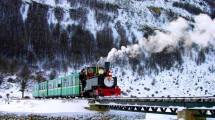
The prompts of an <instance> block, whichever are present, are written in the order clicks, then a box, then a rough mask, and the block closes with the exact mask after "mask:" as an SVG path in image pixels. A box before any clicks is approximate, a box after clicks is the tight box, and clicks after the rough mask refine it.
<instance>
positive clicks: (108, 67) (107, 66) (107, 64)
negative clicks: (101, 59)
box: [105, 62, 110, 70]
mask: <svg viewBox="0 0 215 120" xmlns="http://www.w3.org/2000/svg"><path fill="white" fill-rule="evenodd" d="M105 69H106V70H109V69H110V62H105Z"/></svg>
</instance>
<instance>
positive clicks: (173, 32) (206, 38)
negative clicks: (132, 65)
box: [106, 14, 215, 61]
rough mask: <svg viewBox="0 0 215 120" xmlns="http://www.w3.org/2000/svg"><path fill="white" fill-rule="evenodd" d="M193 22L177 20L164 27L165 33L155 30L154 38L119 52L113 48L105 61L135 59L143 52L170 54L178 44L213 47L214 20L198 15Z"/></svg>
mask: <svg viewBox="0 0 215 120" xmlns="http://www.w3.org/2000/svg"><path fill="white" fill-rule="evenodd" d="M194 21H195V22H194V23H191V22H189V21H187V20H185V19H184V18H178V19H177V20H175V21H172V22H171V23H170V24H169V25H167V26H166V28H165V29H166V30H167V31H166V32H162V31H158V30H156V31H155V35H154V36H150V37H149V38H148V39H146V38H141V39H139V42H138V43H137V44H134V45H130V46H127V47H124V46H123V47H121V49H120V50H117V49H116V48H113V49H112V50H111V51H110V52H109V53H108V56H107V58H106V61H114V60H115V59H116V58H117V59H126V58H128V57H136V56H138V55H139V54H141V53H143V52H144V53H159V52H162V51H163V50H164V49H165V50H167V51H169V52H171V51H172V50H174V49H175V48H176V47H177V46H178V45H179V43H180V42H183V43H184V47H191V45H192V44H197V45H198V46H200V47H201V48H205V47H207V46H208V45H213V46H215V19H214V20H212V19H211V18H210V17H209V16H208V15H205V14H200V15H198V16H195V17H194ZM191 25H193V28H192V27H191Z"/></svg>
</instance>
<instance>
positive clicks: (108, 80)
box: [104, 77, 114, 87]
mask: <svg viewBox="0 0 215 120" xmlns="http://www.w3.org/2000/svg"><path fill="white" fill-rule="evenodd" d="M104 84H105V86H106V87H113V85H114V79H113V78H112V77H105V79H104Z"/></svg>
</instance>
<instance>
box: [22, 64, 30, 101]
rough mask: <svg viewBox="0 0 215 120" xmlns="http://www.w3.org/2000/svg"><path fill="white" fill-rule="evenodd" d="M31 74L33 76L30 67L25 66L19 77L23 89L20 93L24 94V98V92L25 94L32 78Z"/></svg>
mask: <svg viewBox="0 0 215 120" xmlns="http://www.w3.org/2000/svg"><path fill="white" fill-rule="evenodd" d="M30 74H31V71H30V69H29V67H28V66H27V65H24V67H23V68H22V70H21V72H20V73H19V77H20V78H21V82H20V85H21V89H20V91H21V92H22V98H24V92H25V89H26V87H27V82H28V79H29V77H30Z"/></svg>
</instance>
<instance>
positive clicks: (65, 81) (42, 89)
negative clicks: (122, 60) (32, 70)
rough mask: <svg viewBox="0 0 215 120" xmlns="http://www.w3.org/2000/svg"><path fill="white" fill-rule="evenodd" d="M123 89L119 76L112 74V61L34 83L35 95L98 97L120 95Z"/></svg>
mask: <svg viewBox="0 0 215 120" xmlns="http://www.w3.org/2000/svg"><path fill="white" fill-rule="evenodd" d="M120 94H121V89H120V88H119V87H118V86H117V78H116V77H113V76H112V72H111V70H110V63H109V62H106V63H105V67H99V66H93V67H87V68H84V69H82V70H81V72H79V73H71V74H69V75H65V76H63V77H58V78H55V79H53V80H47V81H44V82H39V83H36V84H35V85H34V89H33V97H35V98H53V97H80V96H83V97H97V96H119V95H120Z"/></svg>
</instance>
